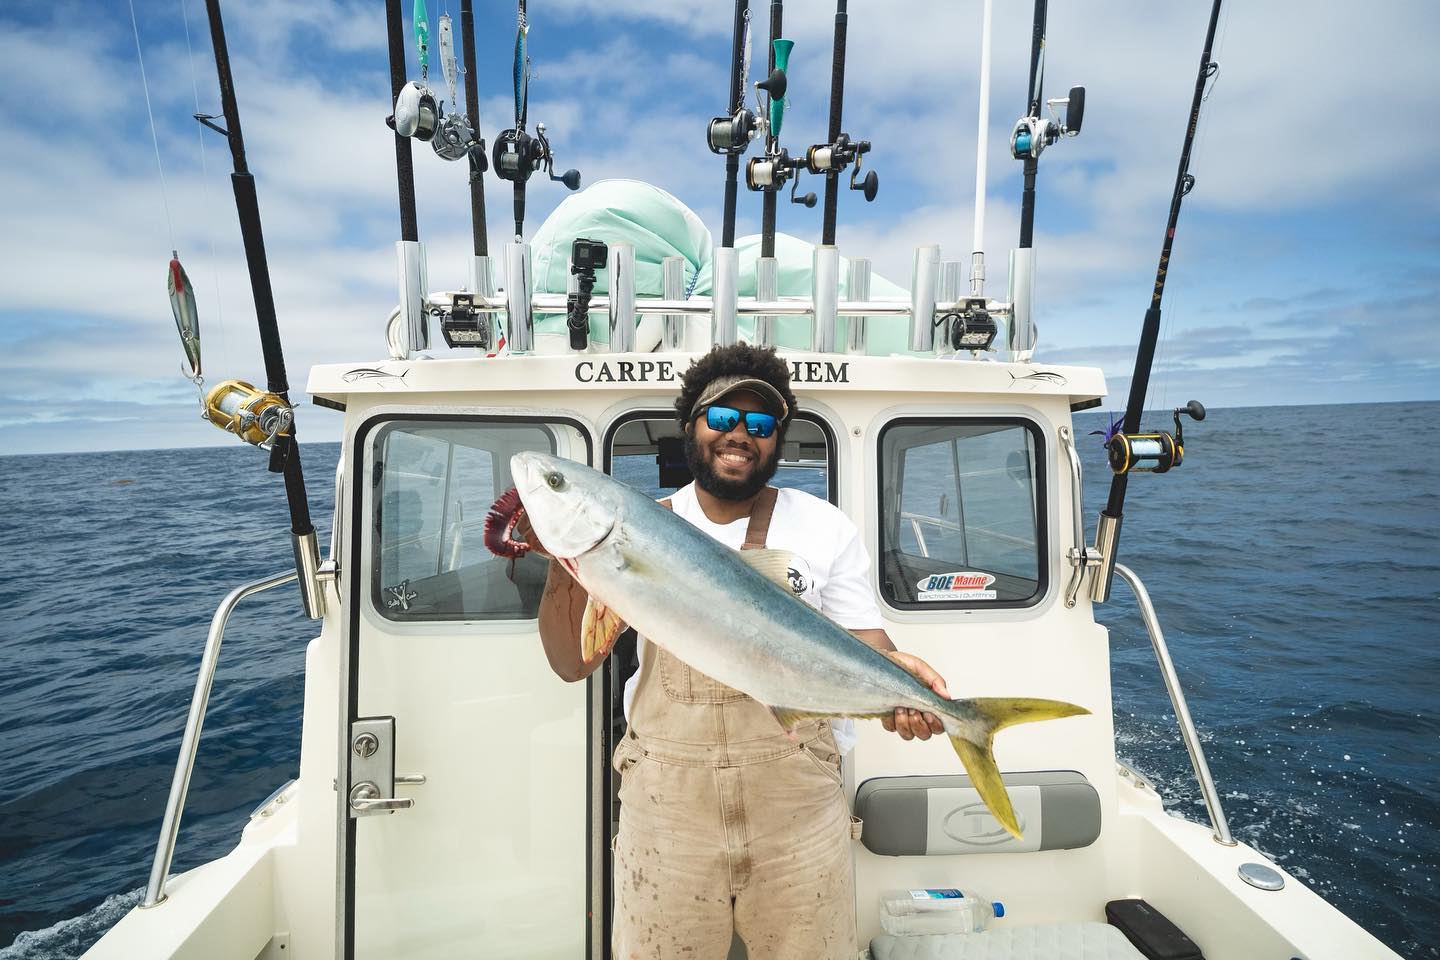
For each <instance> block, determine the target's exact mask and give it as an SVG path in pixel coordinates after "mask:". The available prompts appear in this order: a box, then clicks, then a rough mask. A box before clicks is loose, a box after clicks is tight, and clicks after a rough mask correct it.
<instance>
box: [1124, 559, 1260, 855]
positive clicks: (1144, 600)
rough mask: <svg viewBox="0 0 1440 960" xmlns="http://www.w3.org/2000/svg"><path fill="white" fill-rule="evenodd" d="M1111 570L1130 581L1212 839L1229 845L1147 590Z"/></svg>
mask: <svg viewBox="0 0 1440 960" xmlns="http://www.w3.org/2000/svg"><path fill="white" fill-rule="evenodd" d="M1115 572H1116V573H1117V574H1119V575H1120V578H1121V579H1123V580H1124V581H1125V582H1126V583H1128V584H1129V585H1130V590H1131V591H1132V592H1133V593H1134V594H1135V603H1136V605H1137V606H1139V608H1140V617H1141V618H1142V619H1143V620H1144V621H1145V630H1146V631H1147V632H1148V633H1149V634H1150V644H1151V646H1153V647H1154V648H1155V658H1156V659H1157V660H1159V661H1160V676H1162V677H1163V678H1164V679H1165V691H1166V692H1167V693H1169V694H1170V704H1171V706H1172V707H1174V708H1175V721H1176V723H1178V724H1179V726H1180V735H1181V737H1183V738H1184V740H1185V749H1186V750H1187V751H1189V753H1190V766H1191V767H1192V768H1193V769H1194V771H1195V779H1196V781H1197V782H1199V784H1200V793H1201V796H1203V797H1204V798H1205V810H1206V811H1207V812H1208V813H1209V814H1210V827H1211V830H1212V835H1213V836H1214V838H1215V842H1216V843H1221V844H1224V845H1225V846H1227V847H1233V846H1235V841H1234V839H1232V838H1231V836H1230V825H1229V823H1228V822H1227V821H1226V820H1225V811H1224V810H1223V809H1222V808H1221V806H1220V794H1219V791H1217V790H1216V789H1215V779H1214V778H1213V777H1212V776H1211V775H1210V765H1209V764H1208V763H1206V762H1205V749H1204V748H1203V747H1202V746H1201V745H1200V734H1199V733H1198V732H1197V731H1196V729H1195V721H1194V720H1192V719H1190V708H1189V706H1188V705H1187V704H1186V703H1185V693H1184V691H1183V690H1181V689H1180V677H1179V675H1178V674H1176V672H1175V663H1174V661H1172V660H1171V659H1170V648H1169V647H1168V646H1166V644H1165V634H1164V632H1162V631H1161V629H1160V620H1159V618H1158V617H1156V616H1155V607H1154V605H1153V604H1151V602H1150V593H1149V591H1147V590H1146V589H1145V584H1144V583H1142V582H1141V581H1140V578H1139V577H1138V576H1136V575H1135V571H1133V570H1131V569H1130V568H1129V567H1127V566H1125V565H1124V564H1123V563H1117V564H1115Z"/></svg>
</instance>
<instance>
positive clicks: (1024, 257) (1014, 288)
mask: <svg viewBox="0 0 1440 960" xmlns="http://www.w3.org/2000/svg"><path fill="white" fill-rule="evenodd" d="M1008 289H1009V293H1008V296H1007V299H1008V300H1009V301H1010V336H1009V343H1008V346H1009V348H1010V359H1012V360H1018V361H1020V362H1022V363H1028V362H1029V361H1030V358H1031V357H1032V356H1034V354H1035V341H1036V339H1037V333H1036V330H1035V318H1034V315H1033V313H1032V309H1033V305H1034V299H1035V248H1034V247H1026V248H1024V249H1015V250H1011V251H1010V280H1009V288H1008Z"/></svg>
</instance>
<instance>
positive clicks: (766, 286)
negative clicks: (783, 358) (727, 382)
mask: <svg viewBox="0 0 1440 960" xmlns="http://www.w3.org/2000/svg"><path fill="white" fill-rule="evenodd" d="M779 289H780V261H779V260H776V259H775V258H774V257H760V258H759V259H757V260H756V261H755V299H756V301H758V302H761V303H768V302H770V301H772V300H779V299H780V297H779V294H778V292H779ZM779 322H780V318H779V317H777V316H775V315H773V314H760V315H757V316H756V317H755V336H754V337H752V338H751V339H752V341H753V342H754V343H755V345H756V346H760V347H773V346H775V340H776V337H777V335H778V333H779V331H778V330H777V327H778V326H779Z"/></svg>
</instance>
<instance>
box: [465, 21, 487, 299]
mask: <svg viewBox="0 0 1440 960" xmlns="http://www.w3.org/2000/svg"><path fill="white" fill-rule="evenodd" d="M460 30H461V32H462V33H463V34H464V35H465V114H466V117H467V118H468V119H469V121H470V131H471V135H472V136H473V137H474V138H475V146H476V147H477V148H478V149H474V150H470V151H469V156H470V231H471V234H472V239H473V241H474V247H475V256H477V257H489V256H490V238H489V236H488V233H487V231H486V227H485V177H484V173H485V171H486V169H488V167H489V162H488V160H487V158H486V156H485V141H484V139H482V138H481V136H480V91H479V88H478V81H477V79H476V77H475V9H474V3H473V0H460ZM477 292H481V293H485V292H488V291H480V290H478V289H477Z"/></svg>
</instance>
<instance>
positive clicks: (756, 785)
mask: <svg viewBox="0 0 1440 960" xmlns="http://www.w3.org/2000/svg"><path fill="white" fill-rule="evenodd" d="M775 499H776V491H775V489H774V488H773V487H767V488H766V490H765V491H764V493H762V495H761V497H760V499H759V500H757V501H756V504H755V509H754V510H753V511H752V513H751V516H750V523H749V527H748V529H747V531H746V534H745V545H744V547H742V549H753V548H758V547H763V546H764V545H765V537H766V534H767V532H768V530H769V526H770V516H771V514H772V512H773V511H774V508H775ZM662 502H664V501H662ZM665 505H666V506H668V505H669V504H668V502H665ZM614 766H615V770H616V771H617V772H618V773H619V774H620V776H621V783H620V804H621V805H620V831H619V834H618V835H617V836H616V838H615V846H614V850H615V886H614V889H615V910H614V937H613V941H612V946H613V950H614V956H615V957H616V960H634V958H645V960H673V958H684V960H724V958H725V957H726V955H727V954H728V952H729V948H730V940H731V929H732V925H733V929H734V930H735V931H736V932H738V933H739V935H740V937H741V939H743V940H744V941H745V945H746V948H747V950H748V952H749V955H750V957H751V960H854V958H855V956H856V955H857V953H858V949H857V947H856V936H855V903H854V901H855V896H854V879H853V875H852V866H851V854H850V840H851V820H850V810H849V805H848V804H847V803H846V800H845V795H844V791H843V789H842V787H841V784H840V754H839V751H838V750H837V749H836V746H835V738H834V736H833V734H832V733H831V730H830V725H829V723H828V721H824V720H818V721H809V722H806V723H804V724H802V725H801V726H800V727H799V728H797V729H796V731H795V735H794V738H793V739H792V738H791V737H790V736H788V735H787V734H786V733H785V731H784V730H783V729H782V728H781V727H780V724H779V722H778V721H777V720H776V719H775V718H774V717H773V716H772V715H771V714H770V712H769V710H767V709H766V708H765V707H764V706H762V705H761V704H759V703H758V702H756V701H755V700H753V699H751V698H750V697H748V696H746V695H745V694H743V693H741V692H739V691H738V690H735V689H733V688H731V687H727V686H725V685H724V684H722V683H720V682H719V681H717V680H713V679H711V678H710V677H708V676H706V675H705V674H703V673H700V672H699V671H698V670H693V669H691V668H690V667H688V666H686V665H685V664H684V663H682V662H681V661H680V660H677V659H676V658H675V657H674V656H672V655H671V654H670V653H668V652H667V651H665V650H664V649H662V648H660V647H659V646H658V645H656V644H655V643H653V642H647V643H646V644H645V645H644V653H643V655H642V658H641V665H640V680H639V683H638V686H637V688H636V690H635V699H634V701H633V703H632V704H631V707H630V728H629V732H628V733H627V734H626V736H625V738H624V739H623V740H622V741H621V742H620V744H619V745H618V746H617V747H616V750H615V758H614Z"/></svg>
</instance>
